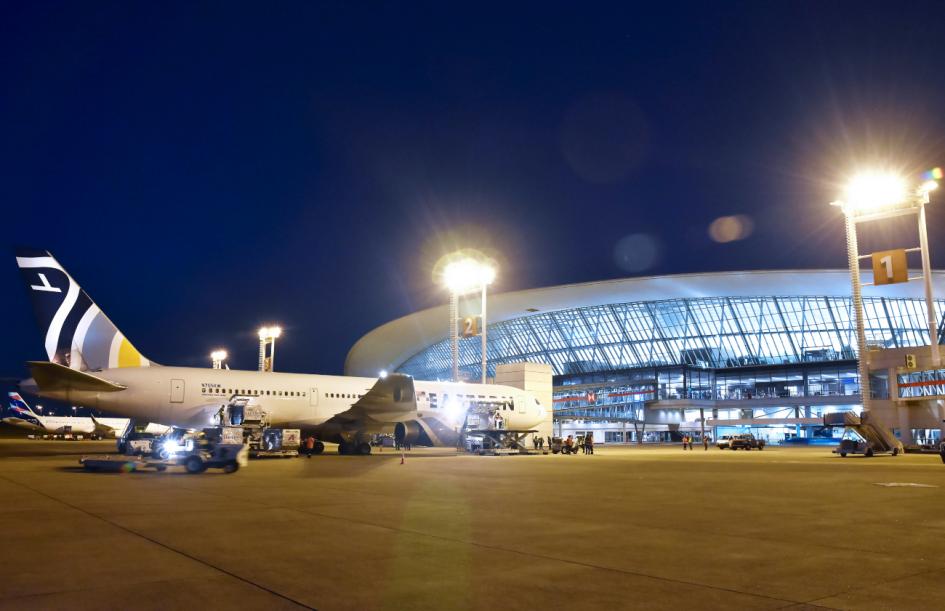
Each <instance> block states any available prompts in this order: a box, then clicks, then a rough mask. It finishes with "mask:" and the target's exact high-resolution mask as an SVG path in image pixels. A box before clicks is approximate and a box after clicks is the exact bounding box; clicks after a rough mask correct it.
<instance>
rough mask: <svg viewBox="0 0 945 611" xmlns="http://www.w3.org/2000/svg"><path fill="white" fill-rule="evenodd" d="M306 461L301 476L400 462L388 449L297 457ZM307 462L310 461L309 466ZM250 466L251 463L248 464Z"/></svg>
mask: <svg viewBox="0 0 945 611" xmlns="http://www.w3.org/2000/svg"><path fill="white" fill-rule="evenodd" d="M455 456H457V454H456V453H455V452H454V451H452V450H450V451H449V452H405V453H404V460H405V462H406V464H407V465H409V464H410V462H411V461H414V460H421V459H432V458H441V459H442V458H452V457H455ZM296 460H299V461H302V462H304V463H306V464H305V465H304V466H303V468H304V469H305V472H304V473H303V474H302V477H317V478H320V479H324V478H332V477H338V478H344V477H357V476H358V475H361V474H363V473H367V472H369V471H373V470H374V469H377V468H378V467H382V466H384V465H389V464H391V462H392V461H397V462H400V452H397V451H394V450H390V451H384V452H376V453H372V454H371V455H369V456H339V455H338V454H334V453H327V452H326V453H325V454H323V455H320V456H312V458H311V459H308V458H305V457H304V456H300V457H299V458H298V459H296ZM307 463H312V465H311V468H309V465H308V464H307ZM250 467H252V465H250Z"/></svg>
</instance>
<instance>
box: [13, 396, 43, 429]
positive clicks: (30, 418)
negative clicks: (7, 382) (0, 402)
mask: <svg viewBox="0 0 945 611" xmlns="http://www.w3.org/2000/svg"><path fill="white" fill-rule="evenodd" d="M7 396H8V397H10V406H9V408H7V416H9V417H12V418H17V419H18V420H23V421H25V422H29V423H30V424H35V425H36V426H40V427H41V426H42V425H43V424H42V423H41V422H40V421H39V418H37V417H36V414H35V413H34V412H33V410H32V409H30V406H29V404H28V403H27V402H26V401H24V400H23V397H21V396H20V393H17V392H10V393H7Z"/></svg>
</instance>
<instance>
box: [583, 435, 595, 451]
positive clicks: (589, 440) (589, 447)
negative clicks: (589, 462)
mask: <svg viewBox="0 0 945 611" xmlns="http://www.w3.org/2000/svg"><path fill="white" fill-rule="evenodd" d="M584 453H585V454H593V453H594V435H593V434H591V433H588V434H587V435H585V436H584Z"/></svg>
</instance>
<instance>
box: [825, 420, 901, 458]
mask: <svg viewBox="0 0 945 611" xmlns="http://www.w3.org/2000/svg"><path fill="white" fill-rule="evenodd" d="M824 426H842V427H844V428H845V429H846V430H847V431H852V432H854V433H856V435H858V436H859V437H860V439H862V441H860V440H857V439H843V440H841V441H840V447H839V448H837V449H836V450H834V452H835V453H837V454H839V455H840V456H844V457H845V456H846V455H847V454H863V455H865V456H873V455H874V454H892V455H893V456H898V455H899V454H901V453H902V452H903V447H902V442H901V441H899V440H898V439H896V436H895V435H893V433H892V431H890V430H889V429H888V428H886V427H885V426H884V425H882V424H880V423H879V422H874V421H873V419H872V416H871V415H870V413H869V412H866V411H864V412H863V414H862V415H860V416H857V415H856V414H855V413H853V412H837V413H833V414H826V415H825V416H824Z"/></svg>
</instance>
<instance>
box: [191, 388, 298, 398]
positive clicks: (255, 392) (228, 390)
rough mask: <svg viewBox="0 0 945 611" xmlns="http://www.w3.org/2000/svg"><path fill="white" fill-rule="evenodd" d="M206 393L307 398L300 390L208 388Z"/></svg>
mask: <svg viewBox="0 0 945 611" xmlns="http://www.w3.org/2000/svg"><path fill="white" fill-rule="evenodd" d="M205 392H207V393H211V394H216V395H247V396H250V397H305V396H307V395H308V393H306V392H305V391H300V390H251V389H245V388H208V389H207V390H206V391H205Z"/></svg>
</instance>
